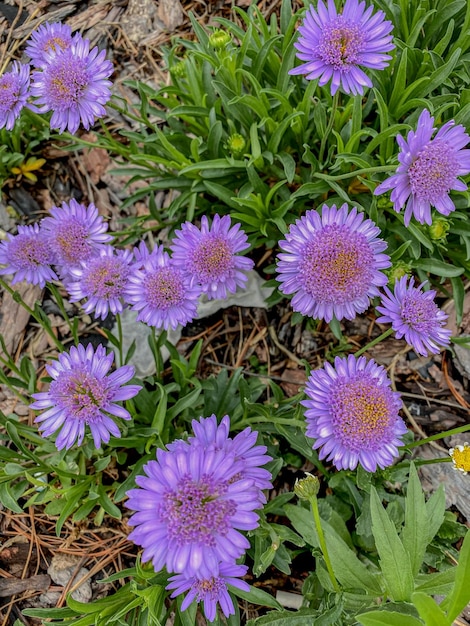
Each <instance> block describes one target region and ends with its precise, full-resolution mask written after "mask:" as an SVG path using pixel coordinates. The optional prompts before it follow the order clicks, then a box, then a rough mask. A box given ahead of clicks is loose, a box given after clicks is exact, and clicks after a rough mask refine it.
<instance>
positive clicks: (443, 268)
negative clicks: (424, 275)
mask: <svg viewBox="0 0 470 626" xmlns="http://www.w3.org/2000/svg"><path fill="white" fill-rule="evenodd" d="M413 266H414V267H416V268H417V269H420V270H423V271H425V272H429V273H430V274H435V275H436V276H442V277H444V278H453V277H455V276H460V275H461V274H463V273H464V272H465V268H463V267H455V266H454V265H450V264H449V263H445V262H444V261H439V260H438V259H417V260H416V261H414V262H413Z"/></svg>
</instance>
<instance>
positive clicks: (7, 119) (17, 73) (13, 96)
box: [0, 61, 29, 130]
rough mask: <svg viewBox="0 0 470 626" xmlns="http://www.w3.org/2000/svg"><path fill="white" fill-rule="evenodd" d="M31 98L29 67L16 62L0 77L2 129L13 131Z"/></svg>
mask: <svg viewBox="0 0 470 626" xmlns="http://www.w3.org/2000/svg"><path fill="white" fill-rule="evenodd" d="M28 97H29V65H22V64H21V63H18V61H14V62H13V64H12V68H11V71H10V72H6V73H5V74H3V75H2V76H1V77H0V128H6V129H7V130H13V128H14V126H15V122H16V120H17V119H18V117H19V115H20V113H21V110H22V109H23V107H24V106H25V104H26V101H27V100H28Z"/></svg>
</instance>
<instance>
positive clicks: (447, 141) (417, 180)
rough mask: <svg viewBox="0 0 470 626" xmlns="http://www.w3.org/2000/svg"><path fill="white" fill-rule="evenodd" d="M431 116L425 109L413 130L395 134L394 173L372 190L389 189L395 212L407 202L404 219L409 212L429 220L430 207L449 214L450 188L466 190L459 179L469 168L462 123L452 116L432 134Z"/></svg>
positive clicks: (451, 206) (425, 221)
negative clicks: (451, 118) (396, 151)
mask: <svg viewBox="0 0 470 626" xmlns="http://www.w3.org/2000/svg"><path fill="white" fill-rule="evenodd" d="M433 124H434V118H433V117H431V115H430V113H429V111H427V110H426V109H425V110H424V111H423V112H422V113H421V115H420V116H419V119H418V125H417V128H416V132H414V131H412V130H410V132H409V133H408V136H407V138H406V141H405V139H403V137H402V136H401V135H398V136H397V143H398V145H399V147H400V152H399V154H398V161H399V162H400V165H399V166H398V167H397V171H396V174H393V176H390V178H387V180H385V181H384V182H383V183H382V184H380V185H379V186H378V187H377V188H376V189H375V191H374V194H375V195H376V196H377V195H380V194H381V193H384V192H385V191H389V190H390V189H392V194H391V196H390V199H391V200H392V202H393V208H394V209H395V211H396V212H397V213H399V212H400V211H401V209H402V208H403V207H404V206H405V205H406V208H405V215H404V223H405V226H408V224H409V223H410V220H411V216H414V217H415V219H416V220H417V221H418V222H420V223H421V224H429V225H431V224H432V218H431V207H435V208H436V210H437V211H438V212H439V213H442V215H449V214H450V213H451V212H452V211H454V210H455V205H454V203H453V202H452V200H451V199H450V198H449V192H450V191H451V190H452V189H455V190H457V191H465V190H466V189H467V185H466V184H465V183H464V182H462V181H461V180H459V178H458V176H464V175H466V174H468V173H469V172H470V150H468V149H467V150H463V149H462V148H464V146H466V145H467V144H468V142H469V141H470V137H469V136H468V135H467V133H466V132H465V129H464V127H463V126H461V125H460V124H458V125H457V126H455V122H454V120H451V121H450V122H447V124H444V126H442V127H441V128H440V129H439V130H438V131H437V133H436V135H435V136H434V138H433V137H432V135H433V133H434V131H435V128H434V127H433Z"/></svg>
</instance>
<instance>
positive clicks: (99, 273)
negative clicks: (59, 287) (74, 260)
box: [64, 246, 133, 319]
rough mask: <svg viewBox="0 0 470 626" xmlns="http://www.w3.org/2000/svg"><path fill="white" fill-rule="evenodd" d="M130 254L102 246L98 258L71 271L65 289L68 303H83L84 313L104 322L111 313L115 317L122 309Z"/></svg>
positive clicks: (129, 267) (127, 251) (130, 258)
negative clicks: (84, 300)
mask: <svg viewBox="0 0 470 626" xmlns="http://www.w3.org/2000/svg"><path fill="white" fill-rule="evenodd" d="M132 261H133V255H132V252H130V251H129V250H116V249H115V248H113V247H112V246H103V247H102V248H101V249H100V250H99V251H98V254H97V255H96V256H94V257H92V258H91V259H88V261H82V262H81V263H80V266H79V267H70V268H69V276H70V278H69V279H67V280H66V281H65V284H64V286H65V288H66V289H67V291H68V292H69V294H70V296H71V297H70V302H78V301H79V300H83V299H86V300H87V301H86V303H85V304H84V305H83V310H84V311H85V313H91V312H92V311H93V312H94V314H95V317H101V319H104V318H105V317H106V316H107V315H108V313H109V312H110V311H111V313H113V314H114V315H117V314H118V313H121V312H122V310H123V308H124V303H123V298H124V294H125V291H126V288H127V285H128V281H129V275H130V272H131V264H132Z"/></svg>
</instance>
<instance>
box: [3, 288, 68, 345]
mask: <svg viewBox="0 0 470 626" xmlns="http://www.w3.org/2000/svg"><path fill="white" fill-rule="evenodd" d="M0 285H1V286H2V287H3V288H4V289H5V290H6V291H8V293H9V294H10V296H11V297H12V298H13V300H14V301H15V302H18V303H19V304H21V306H22V307H23V309H24V310H25V311H26V312H27V313H29V314H30V315H31V317H33V318H34V319H35V320H36V322H38V324H40V325H41V327H42V328H44V330H45V331H46V333H47V334H48V335H49V337H50V338H51V339H52V340H53V342H54V343H55V345H56V346H57V348H58V349H59V350H60V351H61V352H63V351H64V350H65V348H64V344H63V343H62V342H61V341H60V339H58V338H57V337H56V336H55V335H54V332H53V330H52V327H51V325H50V322H49V324H47V323H46V322H45V320H44V319H43V318H42V317H41V316H40V315H38V314H37V313H36V311H34V309H32V308H31V307H30V306H28V305H27V304H26V302H25V301H24V300H23V298H22V297H21V295H20V293H19V291H15V290H14V289H12V288H11V287H10V285H9V284H8V283H6V282H5V281H4V280H3V279H2V278H0Z"/></svg>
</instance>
